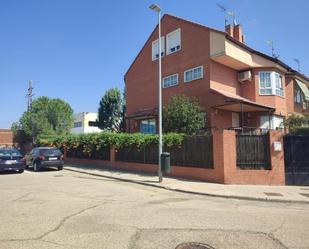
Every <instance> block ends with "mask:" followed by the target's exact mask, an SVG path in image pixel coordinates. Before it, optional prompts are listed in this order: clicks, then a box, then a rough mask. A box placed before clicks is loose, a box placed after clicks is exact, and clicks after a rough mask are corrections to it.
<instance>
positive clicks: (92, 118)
mask: <svg viewBox="0 0 309 249" xmlns="http://www.w3.org/2000/svg"><path fill="white" fill-rule="evenodd" d="M97 119H98V113H96V112H81V113H76V114H74V127H73V128H72V129H71V133H74V134H81V133H94V132H101V131H102V130H101V129H100V128H99V127H98V124H97Z"/></svg>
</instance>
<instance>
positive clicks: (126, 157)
mask: <svg viewBox="0 0 309 249" xmlns="http://www.w3.org/2000/svg"><path fill="white" fill-rule="evenodd" d="M164 151H166V152H170V154H171V165H177V166H187V167H198V168H213V143H212V135H203V136H187V137H185V139H184V140H183V142H182V144H181V145H180V146H172V147H166V148H164ZM116 161H124V162H136V163H149V164H157V163H158V145H157V144H151V145H148V146H146V147H145V148H141V149H139V148H136V147H126V148H122V149H119V150H117V152H116Z"/></svg>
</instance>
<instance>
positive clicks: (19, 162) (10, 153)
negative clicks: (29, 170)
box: [0, 149, 26, 173]
mask: <svg viewBox="0 0 309 249" xmlns="http://www.w3.org/2000/svg"><path fill="white" fill-rule="evenodd" d="M25 165H26V162H25V160H24V158H23V156H22V155H21V154H20V152H19V151H18V150H16V149H0V171H17V172H19V173H22V172H24V169H25Z"/></svg>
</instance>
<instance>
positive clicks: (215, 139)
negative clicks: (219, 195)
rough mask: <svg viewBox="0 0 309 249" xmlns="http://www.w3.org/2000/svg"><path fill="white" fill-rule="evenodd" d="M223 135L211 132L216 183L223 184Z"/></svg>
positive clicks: (218, 132) (219, 132) (218, 131)
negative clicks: (216, 176)
mask: <svg viewBox="0 0 309 249" xmlns="http://www.w3.org/2000/svg"><path fill="white" fill-rule="evenodd" d="M222 141H223V133H222V131H220V130H212V143H213V160H214V170H215V171H216V172H217V175H218V182H219V183H223V182H224V158H223V142H222Z"/></svg>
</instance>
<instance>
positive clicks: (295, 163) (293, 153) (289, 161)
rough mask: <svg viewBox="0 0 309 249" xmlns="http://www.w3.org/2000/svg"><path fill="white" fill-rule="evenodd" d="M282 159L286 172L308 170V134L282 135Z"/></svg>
mask: <svg viewBox="0 0 309 249" xmlns="http://www.w3.org/2000/svg"><path fill="white" fill-rule="evenodd" d="M284 161H285V170H286V171H287V172H293V171H294V172H309V136H297V135H286V136H284Z"/></svg>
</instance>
